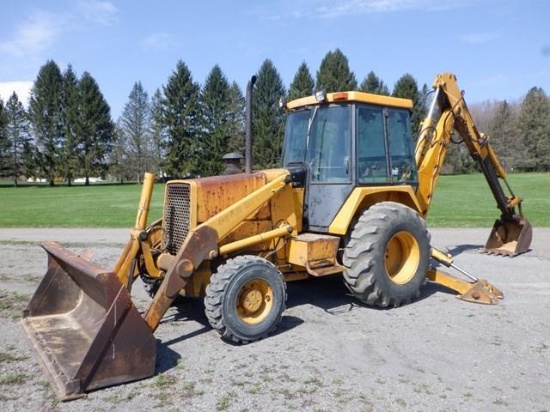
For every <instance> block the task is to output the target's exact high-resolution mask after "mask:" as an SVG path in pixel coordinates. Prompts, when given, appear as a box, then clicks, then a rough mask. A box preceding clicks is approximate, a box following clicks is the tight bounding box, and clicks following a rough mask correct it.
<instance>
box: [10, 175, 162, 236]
mask: <svg viewBox="0 0 550 412" xmlns="http://www.w3.org/2000/svg"><path fill="white" fill-rule="evenodd" d="M140 191H141V185H139V184H124V185H120V184H113V185H110V184H95V185H91V186H72V187H67V186H56V187H47V186H23V187H18V188H13V187H0V205H1V209H0V227H128V228H130V227H132V226H133V225H134V223H135V219H136V213H137V209H138V204H139V198H140ZM163 196H164V186H163V185H162V184H157V185H155V189H154V191H153V199H152V201H151V211H150V213H149V219H150V221H151V220H152V219H154V218H159V217H161V215H162V199H163Z"/></svg>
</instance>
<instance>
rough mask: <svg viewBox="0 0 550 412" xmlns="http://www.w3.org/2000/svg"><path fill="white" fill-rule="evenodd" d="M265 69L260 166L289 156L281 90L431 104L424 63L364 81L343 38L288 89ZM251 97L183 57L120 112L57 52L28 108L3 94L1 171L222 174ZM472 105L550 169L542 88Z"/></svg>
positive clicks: (301, 70)
mask: <svg viewBox="0 0 550 412" xmlns="http://www.w3.org/2000/svg"><path fill="white" fill-rule="evenodd" d="M256 76H257V81H256V83H255V87H254V94H253V107H254V116H253V122H252V131H253V136H254V146H253V158H254V166H255V168H258V169H260V168H268V167H274V166H277V165H278V163H279V158H280V153H281V146H282V139H283V132H284V113H283V112H282V110H281V109H280V107H279V101H280V99H281V97H286V98H287V99H294V98H298V97H302V96H306V95H310V94H312V93H313V92H314V91H315V90H325V91H327V92H331V91H339V90H360V91H364V92H370V93H376V94H382V95H392V96H396V97H404V98H409V99H411V100H412V101H413V105H414V108H413V123H414V124H413V127H414V128H415V130H418V128H419V125H420V122H421V120H422V118H423V116H424V114H425V112H426V102H425V101H424V99H423V96H425V95H426V94H427V92H428V87H427V86H426V85H425V84H424V85H423V86H422V87H421V88H419V86H418V84H417V81H416V80H415V78H414V77H413V76H412V75H410V74H404V75H403V76H402V77H401V78H399V79H398V80H397V82H396V83H395V85H394V86H393V89H392V90H391V92H390V88H389V87H388V85H387V84H386V83H385V82H384V81H383V80H382V79H381V78H380V77H379V76H377V75H376V74H375V73H374V72H372V71H371V72H370V73H368V74H367V75H366V76H364V77H363V79H362V81H361V82H358V80H357V77H356V76H355V74H354V72H353V71H352V70H351V69H350V67H349V64H348V59H347V57H346V56H345V55H344V54H343V53H342V51H341V50H340V49H336V50H334V51H330V52H328V53H327V54H326V55H325V57H324V58H323V60H322V61H321V64H320V66H319V68H318V70H317V71H316V76H315V78H314V77H313V75H312V72H311V71H310V69H309V67H308V65H307V63H306V62H302V63H301V64H300V66H299V67H298V69H297V71H296V73H295V75H294V78H293V80H292V82H291V83H290V85H289V88H288V90H287V89H286V88H285V85H284V84H283V81H282V79H281V76H280V74H279V72H278V71H277V69H276V67H275V66H274V64H273V62H272V61H271V60H269V59H266V60H265V61H264V62H263V63H262V65H261V67H260V69H259V70H258V72H257V73H256ZM244 109H245V101H244V97H243V92H242V90H241V89H240V87H239V86H238V84H237V83H236V82H234V81H233V82H231V81H230V80H228V78H227V76H226V75H225V74H224V73H223V71H222V69H221V68H220V66H218V65H215V66H214V67H213V68H212V69H211V71H210V73H209V74H208V76H207V77H206V79H205V81H204V84H203V85H200V84H199V83H198V82H196V81H195V80H194V79H193V76H192V73H191V71H190V69H189V67H188V66H187V65H186V64H185V63H184V62H183V61H179V62H178V63H177V64H176V68H175V69H174V71H173V72H172V73H171V74H170V76H169V77H168V79H167V82H166V84H165V85H163V86H161V87H159V88H158V89H156V91H155V93H154V94H153V95H152V96H151V97H150V96H149V95H148V93H147V92H146V91H145V89H144V88H143V85H142V84H141V82H140V81H137V82H136V83H134V85H133V87H132V90H131V91H130V94H129V96H128V100H127V103H126V104H125V105H124V108H123V110H122V113H121V115H120V116H119V118H118V119H117V120H116V122H115V121H114V120H113V119H112V116H111V112H110V107H109V104H108V103H107V101H106V99H105V98H104V96H103V94H102V93H101V90H100V88H99V85H98V84H97V82H96V81H95V79H94V78H93V77H92V75H91V74H90V73H88V72H84V73H83V74H82V75H81V76H80V77H78V76H77V75H76V73H75V71H74V69H73V67H72V66H71V65H69V66H68V67H67V68H66V69H65V71H63V72H62V71H61V69H60V68H59V66H58V65H57V64H56V63H55V62H54V61H52V60H50V61H48V62H46V64H45V65H44V66H42V67H41V68H40V70H39V72H38V75H37V78H36V80H35V82H34V84H33V87H32V89H31V93H30V99H29V102H28V108H27V109H25V107H24V105H23V104H22V102H21V101H20V100H19V98H18V96H17V94H16V93H13V94H12V95H11V96H10V98H9V99H8V100H7V101H6V102H5V103H4V102H3V101H1V100H0V176H1V177H4V178H11V179H13V182H14V185H17V183H18V179H19V178H21V177H22V176H25V177H36V178H41V179H45V180H46V181H47V182H49V184H50V185H54V184H55V182H57V181H64V182H66V184H68V185H71V184H72V183H73V182H74V180H75V178H77V177H81V178H84V181H85V183H86V184H89V181H90V178H91V177H94V176H100V177H102V178H106V177H107V176H109V177H110V178H111V179H115V180H117V181H120V182H123V181H126V180H140V179H141V177H142V175H143V173H144V172H145V171H152V172H154V173H155V174H157V176H170V177H188V176H210V175H215V174H218V173H220V172H221V171H222V169H223V164H222V160H221V159H222V157H223V155H224V154H227V153H229V152H239V153H242V152H243V149H244V127H245V118H244ZM471 110H472V112H473V114H474V117H476V121H478V122H479V123H478V126H479V128H480V130H483V131H485V132H486V133H487V134H489V135H490V136H491V142H492V144H493V146H494V147H495V150H496V151H497V153H498V155H499V158H500V159H501V160H502V162H503V165H504V167H505V168H506V169H507V170H513V171H548V170H550V160H549V159H550V100H549V98H548V97H547V96H546V94H545V92H544V90H543V89H542V88H538V87H534V88H532V89H531V90H529V92H528V93H527V95H526V96H525V98H524V99H523V101H522V102H521V103H508V102H507V101H502V102H492V103H486V104H484V105H481V106H475V107H472V108H471ZM447 169H448V170H450V171H451V172H454V173H464V172H469V171H471V170H473V169H475V165H474V164H473V163H472V161H471V160H470V159H469V156H468V155H467V153H466V152H465V148H463V147H462V146H461V145H451V148H450V149H449V155H448V161H447Z"/></svg>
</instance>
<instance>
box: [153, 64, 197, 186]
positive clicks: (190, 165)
mask: <svg viewBox="0 0 550 412" xmlns="http://www.w3.org/2000/svg"><path fill="white" fill-rule="evenodd" d="M163 91H164V99H163V111H164V120H165V122H166V123H165V125H166V130H167V158H166V172H167V173H168V174H169V175H170V176H180V177H181V176H188V175H191V174H195V171H196V169H197V166H198V163H199V162H200V159H201V157H202V155H201V150H202V149H201V145H200V143H201V141H200V139H201V136H200V132H201V129H200V127H201V125H200V106H199V94H200V86H199V85H198V83H195V82H194V81H193V77H192V76H191V72H190V71H189V69H188V67H187V65H186V64H185V63H184V62H183V61H181V60H180V61H179V62H178V63H177V65H176V70H175V71H174V72H173V73H172V75H171V76H170V77H169V78H168V83H167V85H166V86H165V87H164V88H163Z"/></svg>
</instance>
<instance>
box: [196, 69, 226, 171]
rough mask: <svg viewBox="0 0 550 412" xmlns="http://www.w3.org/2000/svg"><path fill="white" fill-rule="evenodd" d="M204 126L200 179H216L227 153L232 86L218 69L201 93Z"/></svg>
mask: <svg viewBox="0 0 550 412" xmlns="http://www.w3.org/2000/svg"><path fill="white" fill-rule="evenodd" d="M201 108H202V115H203V122H204V135H203V136H204V137H203V141H202V150H203V151H202V154H203V156H202V161H201V164H200V167H199V170H198V172H199V174H200V175H201V176H212V175H218V174H220V173H221V171H222V170H223V163H222V157H223V156H224V155H225V154H227V153H229V140H230V138H231V136H230V126H231V125H230V123H229V120H230V118H231V117H230V116H231V86H230V85H229V81H228V80H227V77H225V75H224V74H223V72H222V70H221V68H220V66H218V65H215V66H214V67H213V68H212V70H211V71H210V73H209V74H208V76H207V77H206V80H205V82H204V86H203V88H202V90H201Z"/></svg>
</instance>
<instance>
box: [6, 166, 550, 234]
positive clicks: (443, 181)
mask: <svg viewBox="0 0 550 412" xmlns="http://www.w3.org/2000/svg"><path fill="white" fill-rule="evenodd" d="M508 181H509V183H510V185H511V186H512V188H513V189H514V191H515V193H516V194H517V195H518V196H521V197H523V198H524V199H525V201H524V203H523V211H524V213H525V216H526V217H527V218H528V219H529V221H530V222H531V224H532V225H533V226H539V227H550V214H549V213H547V211H549V210H550V173H546V174H542V173H526V174H513V175H509V177H508ZM140 190H141V185H138V184H124V185H116V184H115V185H109V184H96V185H92V186H88V187H86V186H73V187H66V186H58V187H46V186H24V187H20V188H12V187H0V227H127V228H130V227H132V226H133V224H134V222H135V216H136V212H137V207H138V202H139V197H140ZM163 196H164V190H163V185H161V184H157V185H155V190H154V192H153V200H152V204H151V213H150V215H149V216H150V219H149V220H150V221H151V220H152V219H155V218H158V217H161V214H162V199H163ZM499 215H500V212H499V211H498V209H497V208H496V203H495V201H494V199H493V197H492V195H491V191H490V190H489V187H488V185H487V183H486V182H485V179H484V177H483V175H481V174H474V175H464V176H441V178H440V179H439V183H438V187H437V188H436V192H435V196H434V201H433V205H432V208H431V210H430V213H429V215H428V225H429V226H430V227H490V226H492V225H493V222H494V220H495V219H496V218H497V217H498V216H499Z"/></svg>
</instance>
